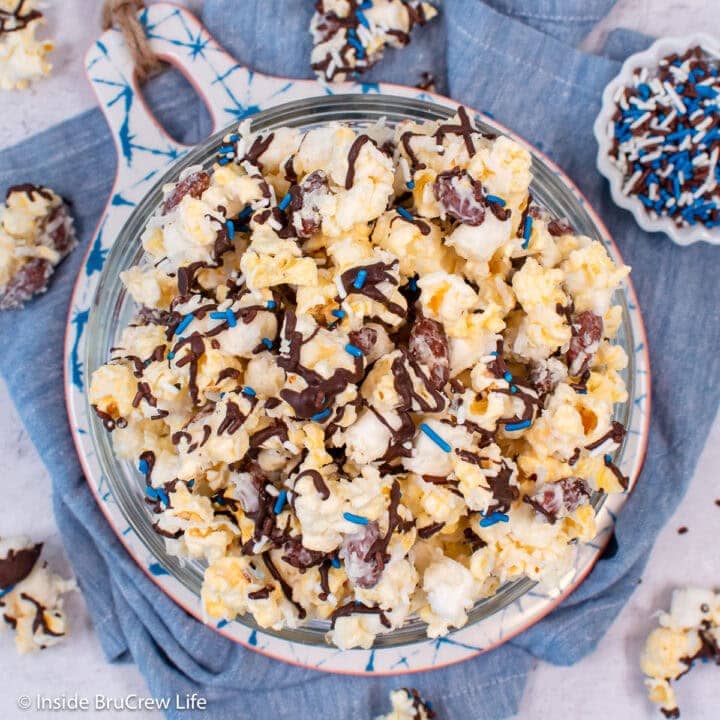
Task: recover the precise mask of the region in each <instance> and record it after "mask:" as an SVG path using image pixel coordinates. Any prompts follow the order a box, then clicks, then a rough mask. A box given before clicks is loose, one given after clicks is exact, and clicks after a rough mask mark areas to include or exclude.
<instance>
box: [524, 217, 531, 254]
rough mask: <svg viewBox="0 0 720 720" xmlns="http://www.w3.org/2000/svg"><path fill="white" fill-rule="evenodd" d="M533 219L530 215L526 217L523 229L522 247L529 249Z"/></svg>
mask: <svg viewBox="0 0 720 720" xmlns="http://www.w3.org/2000/svg"><path fill="white" fill-rule="evenodd" d="M532 224H533V219H532V217H531V216H530V215H528V216H527V217H526V218H525V228H524V229H523V244H522V249H523V250H527V246H528V243H529V242H530V234H531V233H532Z"/></svg>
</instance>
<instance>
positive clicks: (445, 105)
mask: <svg viewBox="0 0 720 720" xmlns="http://www.w3.org/2000/svg"><path fill="white" fill-rule="evenodd" d="M423 96H424V97H422V98H420V99H419V102H421V103H422V104H424V105H432V104H433V103H428V101H427V99H428V98H431V99H432V100H434V101H438V102H437V103H436V104H437V106H438V109H442V110H443V111H445V112H447V111H448V110H450V109H452V108H455V107H457V106H458V103H456V102H455V101H452V100H448V99H446V98H443V97H442V96H438V95H434V94H429V93H423ZM373 97H376V96H375V95H373ZM381 98H383V100H384V101H386V102H392V101H397V102H400V103H401V102H405V101H407V100H408V97H407V96H403V95H392V94H390V93H382V94H381ZM344 100H348V101H357V100H358V95H356V94H354V93H352V94H351V93H348V94H346V95H345V94H337V95H332V96H328V97H325V96H320V97H310V98H305V99H300V100H293V101H290V102H287V103H283V104H279V105H274V106H270V107H267V108H263V110H261V111H260V113H258V115H260V114H262V113H265V112H267V111H272V112H275V111H278V110H282V109H285V108H286V109H288V110H292V108H293V107H296V106H298V105H302V104H308V105H315V104H320V105H321V104H323V103H324V102H330V103H337V102H343V101H344ZM413 102H417V100H413ZM468 109H469V110H471V108H470V107H468ZM472 112H473V113H474V115H475V116H477V117H478V118H480V119H481V120H483V121H484V122H487V123H489V124H490V125H492V126H494V127H496V128H498V130H499V131H500V132H502V133H504V134H507V135H508V136H510V137H511V138H512V139H513V140H515V141H517V142H519V143H520V144H521V145H522V146H523V147H526V148H527V149H528V150H530V151H531V152H532V153H533V154H534V155H535V156H536V158H537V159H538V160H539V161H541V162H542V163H544V164H545V165H546V166H547V167H548V168H549V169H550V170H552V172H553V173H554V174H555V175H558V176H559V177H560V178H561V181H562V183H563V184H564V185H565V186H566V187H567V189H568V190H569V191H570V193H571V194H572V195H573V197H574V199H575V200H576V201H578V202H579V203H580V205H582V206H583V209H584V210H585V211H586V212H587V213H588V215H589V217H590V220H591V221H592V224H593V225H594V226H595V229H596V230H597V233H598V235H599V236H600V237H601V238H602V240H603V241H604V242H605V243H606V244H608V245H611V246H612V248H613V251H614V253H615V255H616V256H617V258H618V260H619V261H622V257H621V254H620V252H619V250H618V248H617V245H616V244H615V242H614V239H613V238H612V236H611V234H610V233H609V231H608V229H607V227H606V226H605V224H604V223H603V222H602V220H601V219H600V218H599V217H598V215H597V213H596V212H595V211H594V209H593V208H592V206H591V205H590V204H589V203H588V201H587V200H586V199H585V197H584V195H583V194H582V193H581V192H580V190H579V189H578V188H577V186H576V185H575V184H574V182H573V181H572V180H570V179H569V178H568V177H567V175H566V174H565V173H564V172H563V171H562V170H560V168H559V167H558V166H557V165H556V164H555V163H554V162H553V161H552V160H551V159H550V158H548V157H547V156H546V155H545V154H544V153H543V152H542V151H540V150H538V149H537V148H535V147H534V146H532V145H531V144H530V143H528V142H527V141H525V140H524V139H523V138H521V137H519V136H518V135H517V134H516V133H514V132H513V131H511V130H509V129H508V128H506V127H505V126H503V125H502V124H501V123H499V122H498V121H497V120H495V119H494V118H492V117H490V116H488V115H487V114H485V113H482V112H477V111H475V110H472ZM258 115H255V116H253V120H254V119H255V118H256V117H257V116H258ZM228 127H229V128H234V127H235V124H232V125H230V126H228ZM226 130H227V128H226V129H225V130H224V131H223V132H225V131H226ZM213 137H214V135H211V136H210V137H209V138H207V139H206V140H203V141H202V142H201V143H199V144H198V145H197V146H196V148H204V147H206V146H207V150H208V153H209V152H210V151H211V148H212V147H214V145H213V143H212V138H213ZM186 162H187V158H186V157H185V156H183V157H181V158H180V159H179V160H178V161H177V162H176V163H174V164H173V165H172V166H170V167H169V168H168V170H167V174H168V175H171V174H173V173H175V174H177V170H176V169H175V168H176V167H177V166H178V165H179V164H182V163H186ZM154 189H155V188H154V187H153V188H152V189H151V190H150V191H149V192H148V193H147V194H148V195H149V194H151V193H152V192H153V190H154ZM111 197H112V195H111ZM109 203H110V200H108V204H109ZM128 221H129V218H128ZM128 221H126V222H128ZM90 251H91V246H90V247H89V248H88V250H87V252H86V255H85V260H84V263H85V262H86V261H87V257H88V255H89V253H90ZM84 263H83V266H84ZM103 272H104V271H103ZM80 280H81V274H79V275H78V278H77V279H76V284H75V290H74V293H73V296H74V294H75V292H76V291H77V288H78V285H79V283H80ZM624 292H625V294H626V301H627V303H628V305H630V306H631V307H632V306H634V307H635V308H638V304H637V296H636V293H635V289H634V287H633V284H632V280H631V279H630V278H628V279H627V281H626V288H625V289H624ZM72 308H73V303H71V305H70V310H69V314H68V324H67V328H66V342H67V339H68V338H69V330H70V325H71V320H72V318H71V313H72ZM91 310H92V306H91ZM635 324H636V325H637V328H635V331H637V333H638V336H637V337H635V340H636V341H637V340H640V341H641V342H640V345H639V346H638V347H639V348H640V350H639V352H640V353H641V354H642V357H643V366H644V367H645V368H647V371H646V372H647V376H646V381H645V383H644V385H643V387H645V385H647V387H649V381H650V365H649V357H648V351H647V340H646V335H645V328H644V323H643V321H642V316H641V314H640V312H639V309H638V312H637V317H636V318H635ZM635 331H634V332H633V334H635ZM68 370H69V368H68V363H67V362H66V366H65V375H66V377H65V387H66V399H67V407H68V414H69V417H70V420H71V424H72V417H73V411H72V405H71V400H70V396H69V391H68V390H69V387H70V385H69V379H68ZM650 403H651V399H650V395H649V393H648V395H647V404H646V408H647V409H646V411H645V412H644V420H643V426H642V430H641V432H640V433H639V434H640V435H641V447H640V449H639V451H638V452H637V453H636V459H635V461H634V462H635V467H636V470H635V472H634V475H633V476H632V477H631V478H630V491H629V492H631V491H632V488H633V487H634V485H635V482H636V481H637V478H638V475H639V474H640V471H641V468H642V463H643V461H644V457H645V452H646V450H647V438H648V427H649V418H650ZM73 440H74V442H75V445H76V450H77V451H78V455H79V458H80V461H81V465H82V467H83V469H84V471H85V475H86V478H88V484H89V485H90V488H91V491H92V492H93V495H94V496H95V498H96V500H97V502H98V505H99V506H100V508H101V511H102V512H103V514H104V515H105V517H106V519H107V520H108V522H109V524H110V525H111V527H112V528H113V530H114V532H115V534H116V535H117V537H118V539H119V540H120V541H121V543H122V544H123V546H124V547H125V548H126V550H127V551H128V553H129V554H130V556H131V557H132V558H133V560H134V561H135V562H136V564H138V565H139V566H140V568H141V569H142V570H143V572H145V574H146V575H147V576H148V577H149V578H150V579H151V580H153V582H154V583H155V584H156V585H158V586H159V587H160V588H161V589H162V591H163V592H164V593H165V594H167V595H169V596H170V598H171V599H172V600H173V601H174V602H175V603H176V604H178V605H180V606H181V607H183V609H185V610H186V612H188V613H189V614H191V615H192V616H193V617H195V618H196V619H198V620H200V621H201V622H203V624H205V625H206V626H208V627H211V628H212V629H214V630H215V631H216V632H219V633H220V634H222V635H224V636H225V637H228V638H229V639H232V640H233V641H234V642H239V643H240V644H242V645H243V646H245V647H248V648H249V649H252V650H255V651H259V652H261V653H262V654H265V655H267V656H269V657H272V658H275V659H278V660H281V661H283V662H290V663H291V664H296V665H299V666H302V667H308V668H311V669H320V670H326V671H330V672H335V673H340V674H350V675H369V674H370V675H387V674H404V673H414V672H421V671H423V670H430V669H439V668H442V667H447V666H449V665H452V664H455V663H457V662H462V661H464V660H465V659H469V658H470V657H474V656H476V655H479V654H482V653H484V652H487V651H488V650H490V649H492V648H494V647H496V646H498V645H500V644H502V643H504V642H506V641H507V640H509V639H511V638H512V637H514V636H515V635H517V634H518V633H520V632H522V631H524V630H525V629H527V628H528V627H530V626H531V625H533V624H535V623H536V622H538V621H539V620H540V619H542V618H543V617H544V616H545V615H547V614H548V613H549V612H551V611H552V610H553V609H554V608H555V607H557V605H558V604H559V603H560V602H562V600H563V599H564V598H565V597H567V596H568V595H569V594H570V593H572V592H573V591H574V590H575V589H576V588H577V587H578V586H579V585H580V584H581V583H582V582H583V581H584V579H585V578H586V577H587V575H588V574H589V573H590V572H591V570H592V568H593V567H594V564H595V562H597V560H598V559H599V558H600V556H601V554H602V550H603V548H604V545H605V543H602V545H597V546H595V545H594V546H593V547H597V552H596V553H595V556H594V559H593V560H592V562H590V563H588V564H586V566H585V567H583V569H582V571H581V572H578V573H577V574H576V575H575V577H574V578H573V580H572V582H570V583H569V584H568V585H567V587H565V589H564V590H563V591H562V592H561V593H559V594H558V595H557V596H553V599H552V601H549V602H548V603H546V604H545V605H544V606H543V607H542V609H541V611H540V612H537V613H535V614H532V615H531V616H530V617H528V618H527V622H525V623H524V624H522V625H521V626H519V627H517V628H515V629H514V630H513V631H512V632H510V633H508V634H507V635H504V636H503V637H502V638H501V639H499V640H498V641H497V642H494V643H492V644H490V645H487V646H485V647H483V648H482V649H479V650H478V651H477V652H474V653H471V654H467V655H465V656H464V657H461V658H457V659H451V660H450V661H448V662H445V663H438V664H434V665H432V666H430V667H426V668H412V669H408V670H404V669H399V670H393V671H380V670H377V671H376V670H372V671H367V670H366V671H365V672H358V671H356V670H344V669H340V670H338V669H334V668H322V667H318V666H316V665H312V664H307V663H304V662H300V661H293V660H291V659H289V658H288V657H287V656H282V655H278V654H274V653H273V652H270V651H268V650H266V649H264V648H258V647H256V646H254V645H253V644H252V643H250V644H248V643H246V642H244V641H242V640H240V639H239V638H238V637H237V636H236V635H233V634H230V633H229V632H227V631H224V630H223V628H222V627H217V626H215V625H212V624H210V625H209V624H208V623H207V622H205V621H204V620H203V618H202V617H201V616H200V614H199V613H198V612H197V610H196V609H195V608H191V607H189V606H188V605H187V604H186V603H185V602H183V601H182V599H180V598H178V597H177V596H176V595H173V594H172V593H170V592H169V591H168V589H167V588H166V587H164V586H163V585H162V584H161V583H160V582H159V579H158V577H156V576H155V575H153V574H152V573H151V572H150V571H149V570H148V568H147V567H146V566H145V564H144V563H143V562H142V560H141V558H140V557H138V555H137V553H136V551H135V550H134V549H133V548H132V547H131V546H130V545H129V543H128V542H126V540H125V538H124V537H123V535H122V534H121V532H120V529H119V528H118V527H117V526H116V524H115V522H114V520H113V518H112V516H111V515H110V513H109V511H108V509H107V507H106V506H105V503H104V502H101V498H100V494H99V491H98V488H97V487H95V485H94V484H93V483H91V482H89V478H90V477H92V473H90V472H89V470H88V467H87V464H86V462H85V460H86V458H85V457H84V452H83V451H82V449H81V447H80V444H79V438H78V436H77V434H76V433H75V432H73ZM627 494H629V493H626V494H625V495H627ZM623 502H624V501H623ZM608 538H609V536H608ZM595 540H597V537H596V538H595ZM606 541H607V539H606ZM481 624H482V619H480V620H478V621H476V622H475V623H472V627H476V626H479V625H481ZM246 627H248V626H246ZM466 627H470V626H466ZM258 632H260V633H262V632H264V631H263V630H262V629H260V630H258ZM454 632H460V631H454ZM451 634H452V633H451ZM286 642H288V643H290V644H297V643H296V642H295V641H292V640H286ZM421 642H423V641H421V640H417V641H415V640H413V641H410V642H409V643H406V644H405V645H394V646H392V647H394V648H397V647H403V646H407V645H419V644H420V643H421ZM301 644H302V643H301ZM328 647H329V649H332V650H335V651H338V649H337V648H334V647H332V646H328ZM386 649H389V648H385V647H380V648H373V649H372V650H371V652H373V653H374V652H375V650H380V651H382V650H386ZM341 652H345V653H347V652H348V651H341ZM350 652H351V653H360V652H368V651H366V650H361V649H352V650H350Z"/></svg>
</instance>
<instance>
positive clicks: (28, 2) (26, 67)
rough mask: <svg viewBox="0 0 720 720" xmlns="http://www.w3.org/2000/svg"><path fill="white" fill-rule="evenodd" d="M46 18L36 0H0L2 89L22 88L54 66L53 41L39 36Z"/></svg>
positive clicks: (0, 68)
mask: <svg viewBox="0 0 720 720" xmlns="http://www.w3.org/2000/svg"><path fill="white" fill-rule="evenodd" d="M43 22H44V20H43V14H42V13H41V12H40V11H39V10H37V9H36V3H35V2H34V0H0V90H22V89H23V88H26V87H27V86H28V85H29V84H30V82H31V81H32V80H35V79H37V78H38V77H42V76H43V75H47V74H48V73H49V72H50V70H51V69H52V65H51V64H50V63H49V62H48V61H47V60H46V55H47V54H48V53H49V52H51V51H52V50H53V48H54V46H53V44H52V43H51V42H50V41H48V40H38V39H37V38H36V37H35V32H36V31H37V29H38V28H39V27H40V26H41V25H42V23H43Z"/></svg>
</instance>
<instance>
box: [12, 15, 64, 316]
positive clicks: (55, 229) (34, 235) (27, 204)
mask: <svg viewBox="0 0 720 720" xmlns="http://www.w3.org/2000/svg"><path fill="white" fill-rule="evenodd" d="M1 21H2V15H1V14H0V22H1ZM76 242H77V241H76V239H75V230H74V228H73V220H72V218H71V217H70V212H69V209H68V207H67V205H66V204H65V202H64V201H63V199H62V198H61V197H59V196H58V195H56V194H55V193H54V192H53V191H52V190H50V189H49V188H45V187H38V186H36V185H29V184H28V185H16V186H15V187H11V188H9V189H8V191H7V198H6V200H5V204H4V206H2V207H0V310H10V309H17V308H20V307H22V306H23V305H24V304H25V302H27V301H28V300H29V299H30V298H31V297H32V296H33V295H35V294H39V293H43V292H45V290H47V287H48V282H49V280H50V276H51V275H52V274H53V272H54V271H55V267H56V266H57V265H58V263H59V262H60V261H61V260H62V259H63V258H64V257H65V256H66V255H68V253H69V252H70V251H71V250H72V249H73V248H74V247H75V245H76Z"/></svg>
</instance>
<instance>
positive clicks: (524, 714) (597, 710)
mask: <svg viewBox="0 0 720 720" xmlns="http://www.w3.org/2000/svg"><path fill="white" fill-rule="evenodd" d="M200 3H201V0H186V1H185V2H180V3H179V4H184V5H189V6H191V7H197V6H198V5H199V4H200ZM100 5H101V3H100V2H96V0H56V1H55V2H51V3H49V4H48V8H47V15H48V18H49V23H48V32H49V33H50V34H51V35H52V37H53V38H54V39H55V41H56V44H57V51H56V52H55V53H54V56H53V62H54V64H55V71H54V73H53V76H52V78H51V79H49V80H47V81H45V82H44V83H42V84H41V85H38V86H36V87H35V88H33V89H32V90H30V91H28V92H25V93H22V94H14V95H7V94H5V95H2V96H0V147H3V146H6V145H10V144H12V143H15V142H17V141H18V140H20V139H22V138H24V137H27V136H28V135H30V134H33V133H35V132H37V131H39V130H42V129H44V128H46V127H49V126H51V125H53V124H55V123H56V122H58V121H60V120H62V119H64V118H66V117H70V116H72V115H74V114H76V113H78V112H80V111H82V110H85V109H87V108H89V107H91V106H92V105H93V104H94V102H93V97H92V95H91V93H90V91H89V89H88V87H87V85H86V83H85V79H84V76H83V72H82V66H81V58H82V56H83V54H84V52H85V49H86V48H87V47H88V46H89V44H90V43H91V42H92V40H93V39H94V37H95V35H96V34H97V28H98V27H99V15H100V12H99V8H100ZM60 8H62V11H61V10H60ZM621 26H622V27H630V28H632V29H637V30H641V31H643V32H646V33H648V34H654V35H660V34H682V33H686V32H692V31H696V30H708V29H711V28H718V27H720V3H718V2H715V1H714V0H713V1H709V0H620V2H619V3H618V5H617V6H616V7H615V9H614V10H613V11H612V13H611V14H610V15H609V16H608V18H606V20H605V21H604V22H603V23H601V25H600V26H599V27H598V28H596V30H594V31H593V33H591V35H590V36H589V37H588V38H587V40H586V43H585V46H586V47H587V48H588V49H593V48H596V47H598V45H599V44H600V43H601V42H602V38H603V36H604V34H605V33H606V32H607V31H608V30H609V29H611V28H613V27H621ZM9 99H12V105H11V107H12V111H10V110H9V109H8V104H6V102H7V100H9ZM0 408H2V409H3V410H2V412H1V413H0V477H3V478H4V479H5V483H4V484H5V499H4V505H5V507H6V508H8V509H9V510H10V512H6V514H5V516H4V519H3V521H2V523H0V533H1V534H3V535H8V534H14V533H26V534H30V535H32V537H33V538H35V539H38V540H41V539H44V540H45V541H46V547H45V557H46V558H47V559H48V560H50V562H51V564H52V565H53V566H54V567H55V568H56V569H57V571H58V572H61V573H65V574H68V573H69V565H68V563H67V561H66V560H65V558H64V556H63V552H62V547H61V543H60V537H59V535H58V532H57V529H56V527H55V523H54V520H53V517H52V508H51V503H50V480H49V478H48V475H47V472H46V471H45V468H44V467H43V465H42V463H41V461H40V460H39V458H38V456H37V453H36V452H35V449H34V448H33V446H32V443H31V442H30V440H29V438H28V437H27V435H26V433H25V432H24V430H23V428H22V425H21V423H20V421H19V419H18V417H17V414H16V413H15V411H14V410H13V409H12V404H11V402H10V400H9V398H8V395H7V390H6V388H5V386H4V384H2V383H1V382H0ZM718 470H720V420H718V419H716V422H715V424H714V427H713V429H712V431H711V433H710V437H709V439H708V442H707V446H706V448H705V451H704V453H703V456H702V458H701V460H700V463H699V466H698V469H697V472H696V474H695V477H694V478H693V482H692V485H691V487H690V490H689V492H688V494H687V495H686V497H685V498H684V500H683V501H682V503H681V505H680V507H679V508H678V510H677V512H676V514H675V516H674V517H673V518H672V519H671V520H670V522H669V523H668V525H667V527H666V528H665V530H664V531H663V533H662V534H661V535H660V538H659V540H658V542H657V544H656V546H655V549H654V550H653V553H652V555H651V557H650V560H649V563H648V566H647V568H646V571H645V574H644V576H643V582H642V584H641V585H640V586H639V587H638V589H637V591H636V592H635V594H634V595H633V597H632V598H631V600H630V602H629V603H628V604H627V606H626V607H625V608H624V609H623V611H622V612H621V613H620V616H619V617H618V619H617V620H616V622H615V623H614V625H613V626H612V628H611V629H610V631H609V632H608V634H607V635H606V636H605V638H604V639H603V640H602V641H601V642H600V644H599V646H598V648H597V650H596V651H595V652H594V653H593V654H592V655H590V656H589V657H587V658H586V659H585V660H583V661H581V662H579V663H577V664H576V665H574V666H573V667H570V668H559V667H554V666H551V665H547V664H545V663H538V664H537V667H536V668H535V669H534V671H533V672H532V673H531V675H530V678H529V680H528V685H527V689H526V692H525V696H524V698H523V703H522V706H521V711H520V714H519V717H520V718H522V719H523V720H545V719H546V718H563V719H564V718H579V719H582V720H596V719H597V720H606V719H607V718H608V717H611V718H617V719H618V720H630V719H632V720H645V718H647V719H648V720H651V719H653V718H658V717H660V718H661V717H662V716H661V715H659V713H658V712H657V711H656V710H654V709H653V708H652V707H651V706H650V704H649V703H648V702H647V701H646V700H645V693H644V688H643V685H642V678H641V675H640V672H639V669H638V657H639V653H640V650H641V647H642V643H643V641H644V638H645V636H646V634H647V633H648V632H649V630H650V629H651V628H652V627H653V622H654V621H653V618H652V617H651V616H652V613H653V611H654V610H656V609H658V608H662V607H665V606H666V605H667V604H668V603H669V598H670V591H671V589H672V588H673V587H674V586H676V585H685V584H698V585H704V586H718V585H720V557H719V556H718V554H717V552H716V550H715V548H716V547H717V533H718V528H720V508H718V507H717V506H715V504H714V500H715V498H720V475H719V474H718ZM681 525H685V526H687V527H688V528H689V532H688V533H687V534H685V535H682V536H680V535H678V534H677V528H678V527H679V526H681ZM709 548H711V550H710V551H708V549H709ZM67 607H68V611H69V614H70V617H71V620H72V623H73V632H72V636H71V638H70V639H69V640H68V641H67V642H66V643H65V644H63V645H60V646H58V647H56V648H51V649H50V650H48V651H46V652H44V653H39V654H36V655H35V656H16V654H15V652H14V650H13V648H12V642H11V634H10V633H4V634H3V636H2V637H0V677H1V678H2V681H1V682H0V688H1V689H2V692H0V718H3V720H4V719H8V720H10V719H11V718H20V717H33V718H36V717H37V718H40V717H47V718H62V717H67V718H70V717H74V716H76V715H77V714H76V713H64V712H46V713H35V712H21V711H20V710H18V709H17V707H16V699H17V697H18V696H19V695H21V694H26V695H29V696H31V697H33V698H34V696H35V695H36V694H37V693H38V692H41V693H42V694H43V695H45V696H51V697H61V696H62V695H66V696H71V695H73V694H74V693H79V694H80V695H81V696H86V697H90V698H92V697H93V696H94V695H95V694H96V693H100V694H103V695H106V696H110V697H115V698H122V697H125V696H126V695H128V694H133V693H135V694H138V695H141V696H142V695H147V689H146V686H145V683H144V681H143V679H142V678H141V677H140V675H139V673H138V671H137V669H136V667H135V666H134V665H112V666H110V665H108V664H107V663H106V662H105V660H104V657H103V655H102V651H101V648H100V645H99V643H98V641H97V638H96V637H95V634H94V633H93V630H92V626H91V624H90V621H89V618H88V615H87V612H86V610H85V607H84V604H83V602H82V598H81V597H80V595H79V594H75V595H74V596H72V597H71V598H70V599H69V601H68V604H67ZM717 672H718V671H717V668H714V667H712V666H710V665H708V666H702V665H701V666H698V667H697V669H695V670H694V671H693V672H692V673H691V674H690V675H688V676H687V677H685V678H683V679H682V681H681V682H680V683H679V696H680V703H681V708H682V711H683V717H685V718H687V720H694V719H696V720H714V719H715V718H717V717H718V710H717V708H718V703H719V701H720V683H719V682H718V676H717ZM420 677H421V676H420ZM420 682H421V680H420ZM85 715H86V716H87V715H89V716H92V713H89V714H88V713H85ZM122 716H125V713H119V712H104V713H102V717H104V718H119V717H122ZM132 716H133V717H137V718H144V717H156V716H157V714H152V713H148V712H136V713H132ZM299 717H302V713H299ZM358 720H361V719H358ZM446 720H456V719H455V718H447V719H446ZM468 720H473V719H472V718H469V719H468Z"/></svg>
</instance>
